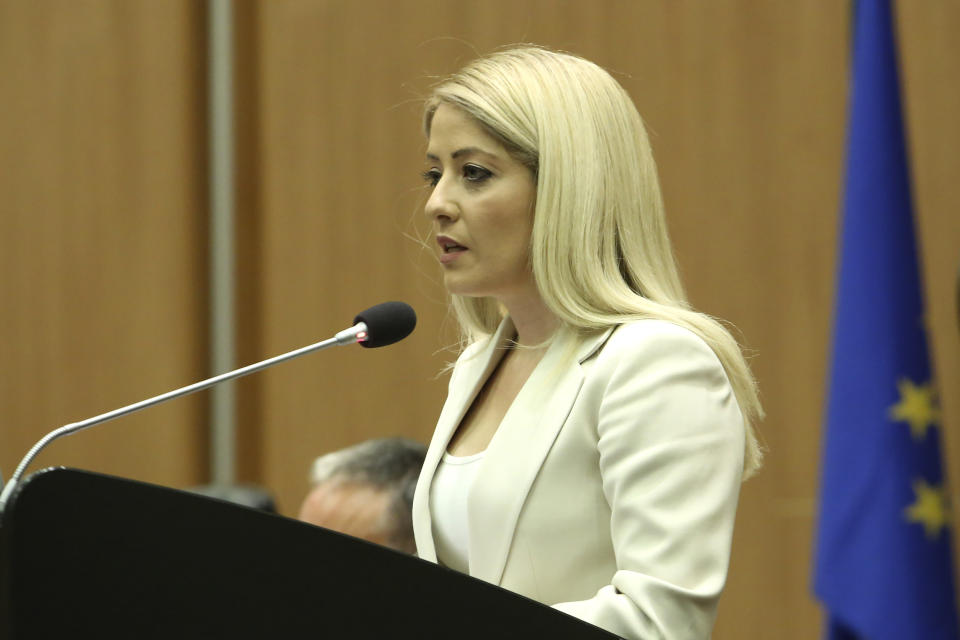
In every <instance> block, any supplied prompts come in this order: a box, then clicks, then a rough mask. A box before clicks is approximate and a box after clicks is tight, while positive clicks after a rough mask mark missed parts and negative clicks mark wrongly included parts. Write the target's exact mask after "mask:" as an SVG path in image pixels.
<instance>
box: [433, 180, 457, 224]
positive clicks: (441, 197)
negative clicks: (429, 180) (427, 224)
mask: <svg viewBox="0 0 960 640" xmlns="http://www.w3.org/2000/svg"><path fill="white" fill-rule="evenodd" d="M424 213H426V214H427V217H428V218H430V219H431V220H448V221H452V220H456V219H457V217H458V216H459V214H460V209H459V207H458V206H457V204H456V202H455V200H454V199H453V198H452V197H451V195H450V193H449V188H448V187H447V185H446V183H444V181H443V179H441V180H440V181H439V182H438V183H437V184H436V186H435V187H434V188H433V191H431V192H430V197H429V198H427V204H426V206H424Z"/></svg>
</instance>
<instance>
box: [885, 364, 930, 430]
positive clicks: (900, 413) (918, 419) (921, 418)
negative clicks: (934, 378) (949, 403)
mask: <svg viewBox="0 0 960 640" xmlns="http://www.w3.org/2000/svg"><path fill="white" fill-rule="evenodd" d="M897 390H898V391H899V392H900V402H898V403H897V404H895V405H893V406H892V407H890V418H891V419H892V420H896V421H898V422H907V423H909V424H910V435H912V436H913V438H914V439H915V440H923V438H924V436H926V435H927V429H929V428H930V427H935V426H937V425H938V424H939V423H940V408H939V407H938V406H937V392H936V390H935V389H934V388H933V383H931V382H928V383H926V384H921V385H915V384H913V382H911V381H910V380H908V379H907V378H901V379H900V380H899V381H898V382H897Z"/></svg>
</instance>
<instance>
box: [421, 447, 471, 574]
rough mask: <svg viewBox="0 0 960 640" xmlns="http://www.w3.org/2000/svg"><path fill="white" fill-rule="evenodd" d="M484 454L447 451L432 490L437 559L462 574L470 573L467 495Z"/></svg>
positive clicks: (434, 477)
mask: <svg viewBox="0 0 960 640" xmlns="http://www.w3.org/2000/svg"><path fill="white" fill-rule="evenodd" d="M483 454H484V452H483V451H481V452H480V453H475V454H473V455H472V456H454V455H450V454H449V453H446V452H444V454H443V460H442V461H441V462H440V464H439V466H437V471H436V473H435V474H434V476H433V486H432V487H431V488H430V513H431V515H432V516H433V539H434V541H435V542H436V548H437V560H439V561H440V563H441V564H443V565H445V566H448V567H450V568H451V569H456V570H457V571H461V572H463V573H469V571H470V552H469V548H470V534H469V530H468V527H467V494H468V493H469V492H470V487H472V486H473V480H474V478H475V477H476V475H477V469H479V468H480V461H481V460H482V459H483Z"/></svg>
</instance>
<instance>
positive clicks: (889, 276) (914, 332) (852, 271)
mask: <svg viewBox="0 0 960 640" xmlns="http://www.w3.org/2000/svg"><path fill="white" fill-rule="evenodd" d="M855 13H856V15H855V27H854V44H853V74H852V92H851V108H850V112H849V117H850V121H849V125H848V126H849V130H848V136H849V137H848V140H847V145H848V146H847V161H846V183H845V192H844V202H843V223H842V232H841V242H840V244H841V246H840V258H839V278H838V283H837V290H836V305H835V310H834V313H835V317H834V328H833V332H834V333H833V354H832V364H831V370H830V386H829V398H828V402H827V411H826V424H825V431H824V441H823V455H822V475H821V485H820V513H819V522H818V531H817V552H816V567H815V571H816V575H815V579H814V590H815V592H816V595H817V597H818V598H819V599H820V600H821V601H822V603H823V606H824V608H825V614H826V618H827V634H828V637H830V638H831V639H835V640H839V639H846V638H850V639H854V638H862V639H869V640H883V639H886V638H890V639H893V638H896V639H897V640H910V639H912V638H917V639H921V638H922V639H923V640H941V639H943V640H946V639H951V640H956V639H957V638H960V634H958V625H957V605H956V597H955V592H954V576H953V562H952V559H951V542H950V538H951V529H950V518H949V510H948V500H947V496H946V482H945V479H944V475H943V473H942V467H941V458H940V411H939V408H938V405H937V396H936V391H935V385H934V379H933V376H932V375H931V367H930V361H929V354H928V350H927V338H926V332H925V329H924V324H925V316H924V312H923V296H922V289H921V284H920V282H921V281H920V274H919V268H918V260H917V250H916V239H915V234H914V225H913V216H912V209H911V201H910V185H909V174H908V168H907V153H906V145H905V141H904V134H903V121H902V120H903V119H902V115H901V108H900V90H899V85H898V77H897V56H896V50H895V45H894V37H893V27H892V19H891V9H890V4H889V1H888V0H860V1H859V2H857V3H856V12H855Z"/></svg>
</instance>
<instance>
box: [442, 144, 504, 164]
mask: <svg viewBox="0 0 960 640" xmlns="http://www.w3.org/2000/svg"><path fill="white" fill-rule="evenodd" d="M477 153H479V154H482V155H485V156H491V157H493V155H494V154H492V153H490V152H489V151H484V150H483V149H481V148H480V147H463V148H462V149H457V150H456V151H454V152H453V153H451V154H450V157H451V158H453V159H454V160H456V159H457V158H459V157H461V156H469V155H473V154H477ZM427 160H435V161H436V162H440V158H439V156H437V155H434V154H432V153H429V152H428V153H427Z"/></svg>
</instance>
